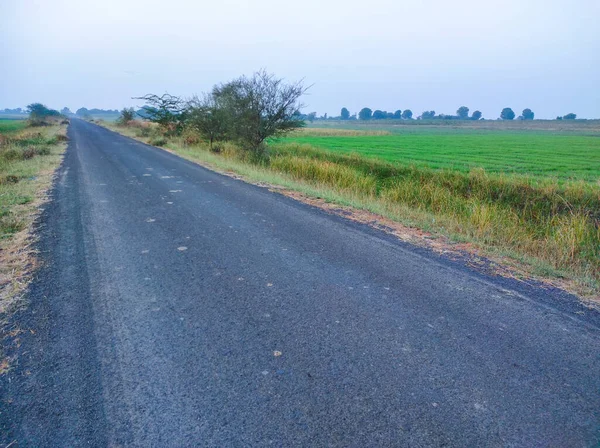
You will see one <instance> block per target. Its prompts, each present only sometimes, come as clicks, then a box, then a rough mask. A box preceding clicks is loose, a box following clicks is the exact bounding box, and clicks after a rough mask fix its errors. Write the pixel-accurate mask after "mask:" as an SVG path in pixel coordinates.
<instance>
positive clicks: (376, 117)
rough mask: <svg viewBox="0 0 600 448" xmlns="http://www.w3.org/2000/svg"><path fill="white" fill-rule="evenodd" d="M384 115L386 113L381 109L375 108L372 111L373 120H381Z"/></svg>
mask: <svg viewBox="0 0 600 448" xmlns="http://www.w3.org/2000/svg"><path fill="white" fill-rule="evenodd" d="M385 117H386V113H385V112H384V111H382V110H379V109H377V110H376V111H375V112H373V120H383V119H384V118H385Z"/></svg>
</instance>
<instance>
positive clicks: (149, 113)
mask: <svg viewBox="0 0 600 448" xmlns="http://www.w3.org/2000/svg"><path fill="white" fill-rule="evenodd" d="M133 99H135V100H144V101H145V102H146V104H145V105H144V106H142V111H143V113H142V114H139V115H140V116H141V117H143V118H146V119H148V120H150V121H152V122H154V123H158V125H159V126H160V127H161V128H162V129H163V131H164V132H166V133H177V132H178V131H179V130H181V124H182V122H183V118H184V116H183V115H184V114H183V112H184V109H185V103H184V101H183V100H182V99H181V98H179V97H177V96H173V95H169V94H168V93H165V94H163V95H162V96H158V95H154V94H151V93H150V94H147V95H144V96H141V97H134V98H133Z"/></svg>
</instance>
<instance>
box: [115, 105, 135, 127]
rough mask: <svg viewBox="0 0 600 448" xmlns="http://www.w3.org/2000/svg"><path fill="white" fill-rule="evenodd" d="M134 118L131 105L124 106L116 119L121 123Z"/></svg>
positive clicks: (133, 110)
mask: <svg viewBox="0 0 600 448" xmlns="http://www.w3.org/2000/svg"><path fill="white" fill-rule="evenodd" d="M134 118H135V109H134V108H133V107H124V108H123V110H122V111H121V115H119V118H118V119H117V121H118V122H119V123H121V124H127V123H129V122H130V121H133V120H134Z"/></svg>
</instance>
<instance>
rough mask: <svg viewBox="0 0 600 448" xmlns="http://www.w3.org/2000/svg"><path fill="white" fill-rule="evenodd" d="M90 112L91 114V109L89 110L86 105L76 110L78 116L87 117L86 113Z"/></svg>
mask: <svg viewBox="0 0 600 448" xmlns="http://www.w3.org/2000/svg"><path fill="white" fill-rule="evenodd" d="M89 114H90V111H89V110H87V109H86V108H85V107H80V108H79V109H77V111H76V112H75V115H77V116H78V117H85V116H86V115H89Z"/></svg>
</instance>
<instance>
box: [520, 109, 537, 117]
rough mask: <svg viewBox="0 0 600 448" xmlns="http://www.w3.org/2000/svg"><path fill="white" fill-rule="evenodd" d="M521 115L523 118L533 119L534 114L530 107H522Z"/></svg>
mask: <svg viewBox="0 0 600 448" xmlns="http://www.w3.org/2000/svg"><path fill="white" fill-rule="evenodd" d="M521 115H522V116H523V120H533V117H534V116H535V114H534V113H533V111H532V110H531V109H523V113H522V114H521Z"/></svg>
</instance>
